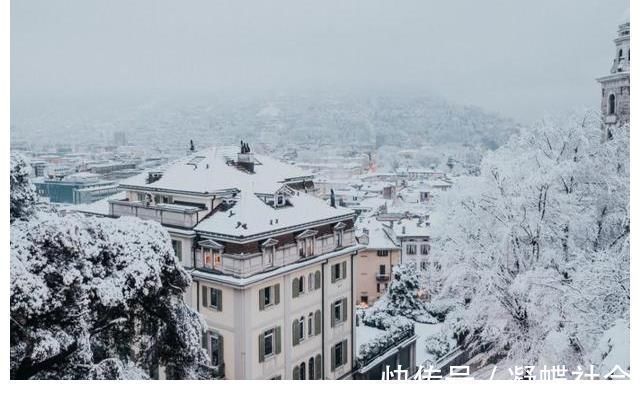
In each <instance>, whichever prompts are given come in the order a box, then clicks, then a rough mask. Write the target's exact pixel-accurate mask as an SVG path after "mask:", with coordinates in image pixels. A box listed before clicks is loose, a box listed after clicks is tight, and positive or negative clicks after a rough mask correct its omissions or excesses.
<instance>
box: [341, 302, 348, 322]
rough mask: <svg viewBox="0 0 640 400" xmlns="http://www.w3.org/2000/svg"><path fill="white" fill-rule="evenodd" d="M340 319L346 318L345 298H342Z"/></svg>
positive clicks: (344, 319)
mask: <svg viewBox="0 0 640 400" xmlns="http://www.w3.org/2000/svg"><path fill="white" fill-rule="evenodd" d="M342 320H343V321H346V320H347V298H346V297H345V298H344V299H342Z"/></svg>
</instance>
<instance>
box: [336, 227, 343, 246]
mask: <svg viewBox="0 0 640 400" xmlns="http://www.w3.org/2000/svg"><path fill="white" fill-rule="evenodd" d="M343 237H344V234H343V231H342V230H339V231H337V232H336V247H342V239H343Z"/></svg>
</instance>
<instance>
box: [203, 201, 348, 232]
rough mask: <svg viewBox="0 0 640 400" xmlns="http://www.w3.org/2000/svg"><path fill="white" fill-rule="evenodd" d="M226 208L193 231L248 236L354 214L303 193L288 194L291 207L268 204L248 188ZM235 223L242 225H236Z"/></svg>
mask: <svg viewBox="0 0 640 400" xmlns="http://www.w3.org/2000/svg"><path fill="white" fill-rule="evenodd" d="M238 196H239V199H238V201H237V203H236V204H235V205H234V206H233V207H232V208H231V209H230V210H229V211H224V212H223V211H220V212H216V213H214V214H213V215H211V216H210V217H208V218H206V219H205V220H203V221H202V222H200V223H199V224H198V225H196V227H195V228H194V229H195V230H196V231H200V232H209V233H212V234H219V235H228V236H240V237H247V236H253V235H258V234H261V233H264V232H269V231H273V230H278V229H284V228H291V227H294V226H301V225H307V224H313V223H314V222H320V221H324V220H328V219H333V218H341V217H347V216H350V215H353V211H352V210H350V209H348V208H344V207H338V206H336V207H335V208H334V207H331V206H329V205H328V204H327V203H326V202H325V201H324V200H322V199H319V198H317V197H314V196H311V195H309V194H306V193H304V192H295V194H294V195H293V196H291V197H289V202H290V203H291V205H290V206H285V207H277V208H274V207H271V206H270V205H268V204H266V203H265V202H264V201H262V200H261V199H259V198H258V197H257V196H256V195H254V194H253V193H252V192H251V191H244V190H243V191H241V192H240V194H239V195H238ZM238 222H240V223H241V225H238Z"/></svg>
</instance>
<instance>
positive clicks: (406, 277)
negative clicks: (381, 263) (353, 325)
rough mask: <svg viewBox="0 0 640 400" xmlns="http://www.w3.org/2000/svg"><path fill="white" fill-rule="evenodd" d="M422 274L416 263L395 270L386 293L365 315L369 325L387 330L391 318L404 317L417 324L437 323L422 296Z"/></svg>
mask: <svg viewBox="0 0 640 400" xmlns="http://www.w3.org/2000/svg"><path fill="white" fill-rule="evenodd" d="M422 289H423V288H421V285H420V272H419V271H418V268H417V267H416V264H415V263H409V264H400V265H398V266H396V267H394V268H393V273H392V279H391V281H390V282H389V287H387V290H386V291H385V293H384V294H383V295H382V296H381V297H380V298H379V299H378V300H377V301H376V302H375V304H373V306H371V307H370V308H368V309H367V310H366V312H365V314H364V317H363V322H364V323H365V324H367V325H371V326H376V327H378V328H383V329H384V328H385V327H386V326H385V325H387V323H386V322H385V321H386V320H387V319H388V318H389V317H396V316H402V317H406V318H409V319H411V320H413V321H416V322H436V320H435V318H434V317H433V316H431V315H430V314H429V312H428V309H427V303H426V302H425V300H424V299H423V298H422V296H421V290H422Z"/></svg>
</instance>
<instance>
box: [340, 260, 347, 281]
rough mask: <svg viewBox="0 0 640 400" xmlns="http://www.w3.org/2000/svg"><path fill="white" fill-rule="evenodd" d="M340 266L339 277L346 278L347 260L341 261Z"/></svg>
mask: <svg viewBox="0 0 640 400" xmlns="http://www.w3.org/2000/svg"><path fill="white" fill-rule="evenodd" d="M341 267H342V269H341V272H340V279H346V278H347V262H346V261H343V262H342V266H341Z"/></svg>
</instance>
